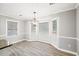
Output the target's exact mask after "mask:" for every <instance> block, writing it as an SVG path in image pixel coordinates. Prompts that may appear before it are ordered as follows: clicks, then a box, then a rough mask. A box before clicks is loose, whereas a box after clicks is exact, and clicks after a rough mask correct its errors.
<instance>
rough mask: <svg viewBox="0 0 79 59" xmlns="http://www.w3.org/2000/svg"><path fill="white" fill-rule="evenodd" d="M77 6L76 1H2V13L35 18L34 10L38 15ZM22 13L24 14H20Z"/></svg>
mask: <svg viewBox="0 0 79 59" xmlns="http://www.w3.org/2000/svg"><path fill="white" fill-rule="evenodd" d="M74 7H75V3H55V4H54V5H51V6H50V5H49V3H0V15H4V16H9V17H14V18H16V19H21V20H29V19H33V12H34V11H36V12H37V17H38V18H41V17H44V16H48V15H51V14H53V13H58V12H61V11H65V10H70V9H73V8H74ZM19 15H22V16H19Z"/></svg>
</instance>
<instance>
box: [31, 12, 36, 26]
mask: <svg viewBox="0 0 79 59" xmlns="http://www.w3.org/2000/svg"><path fill="white" fill-rule="evenodd" d="M33 14H34V17H33V22H32V23H33V25H34V26H36V22H37V20H36V12H33Z"/></svg>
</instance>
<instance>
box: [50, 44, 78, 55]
mask: <svg viewBox="0 0 79 59" xmlns="http://www.w3.org/2000/svg"><path fill="white" fill-rule="evenodd" d="M51 44H52V43H51ZM52 45H53V46H54V47H55V48H56V49H58V50H61V51H64V52H67V53H71V54H74V55H76V56H77V55H78V54H77V53H76V52H72V51H69V50H65V49H61V48H59V47H57V46H56V45H54V44H52Z"/></svg>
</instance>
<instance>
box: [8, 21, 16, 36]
mask: <svg viewBox="0 0 79 59" xmlns="http://www.w3.org/2000/svg"><path fill="white" fill-rule="evenodd" d="M8 35H9V36H12V35H17V22H12V21H8Z"/></svg>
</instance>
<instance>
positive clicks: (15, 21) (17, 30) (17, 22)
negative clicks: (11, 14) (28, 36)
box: [6, 19, 19, 37]
mask: <svg viewBox="0 0 79 59" xmlns="http://www.w3.org/2000/svg"><path fill="white" fill-rule="evenodd" d="M8 21H12V22H17V35H12V36H8V35H7V34H8V33H7V28H8V26H7V22H8ZM18 35H19V21H16V20H10V19H6V37H15V36H18Z"/></svg>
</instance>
